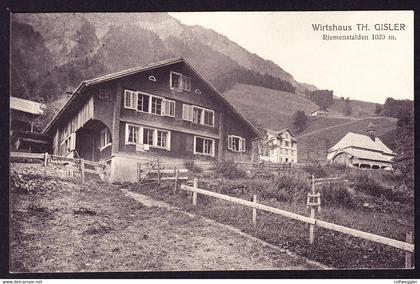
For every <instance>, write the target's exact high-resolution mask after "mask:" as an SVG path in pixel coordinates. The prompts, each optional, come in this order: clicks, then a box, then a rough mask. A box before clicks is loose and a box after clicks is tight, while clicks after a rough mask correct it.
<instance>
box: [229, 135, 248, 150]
mask: <svg viewBox="0 0 420 284" xmlns="http://www.w3.org/2000/svg"><path fill="white" fill-rule="evenodd" d="M234 139H237V141H238V150H237V149H235V147H234ZM228 150H230V151H232V152H246V140H245V138H243V137H241V136H237V135H228Z"/></svg>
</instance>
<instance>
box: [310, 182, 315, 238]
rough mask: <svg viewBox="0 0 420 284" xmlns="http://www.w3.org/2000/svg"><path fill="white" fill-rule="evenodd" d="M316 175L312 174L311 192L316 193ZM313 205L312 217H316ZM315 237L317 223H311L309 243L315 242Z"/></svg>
mask: <svg viewBox="0 0 420 284" xmlns="http://www.w3.org/2000/svg"><path fill="white" fill-rule="evenodd" d="M314 179H315V178H314V175H312V187H311V194H315V180H314ZM310 207H311V218H315V207H314V206H310ZM314 239H315V225H313V224H309V243H310V244H313V243H314Z"/></svg>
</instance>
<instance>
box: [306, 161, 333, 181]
mask: <svg viewBox="0 0 420 284" xmlns="http://www.w3.org/2000/svg"><path fill="white" fill-rule="evenodd" d="M303 170H304V171H305V172H307V173H308V174H310V175H314V176H315V178H323V177H326V176H328V174H327V171H326V170H325V169H324V167H322V166H321V165H320V164H319V163H314V164H310V165H306V166H305V167H304V168H303Z"/></svg>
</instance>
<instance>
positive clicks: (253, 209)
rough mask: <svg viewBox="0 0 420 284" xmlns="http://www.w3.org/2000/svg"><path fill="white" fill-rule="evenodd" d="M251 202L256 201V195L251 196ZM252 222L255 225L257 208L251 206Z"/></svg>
mask: <svg viewBox="0 0 420 284" xmlns="http://www.w3.org/2000/svg"><path fill="white" fill-rule="evenodd" d="M252 202H254V203H257V195H255V194H254V195H253V196H252ZM252 224H253V225H254V227H255V226H257V209H256V208H252Z"/></svg>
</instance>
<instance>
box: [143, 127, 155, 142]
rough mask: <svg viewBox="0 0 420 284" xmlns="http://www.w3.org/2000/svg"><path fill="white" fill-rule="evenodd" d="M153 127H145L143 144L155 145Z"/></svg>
mask: <svg viewBox="0 0 420 284" xmlns="http://www.w3.org/2000/svg"><path fill="white" fill-rule="evenodd" d="M153 131H154V130H153V129H150V128H143V144H147V145H151V146H153Z"/></svg>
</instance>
